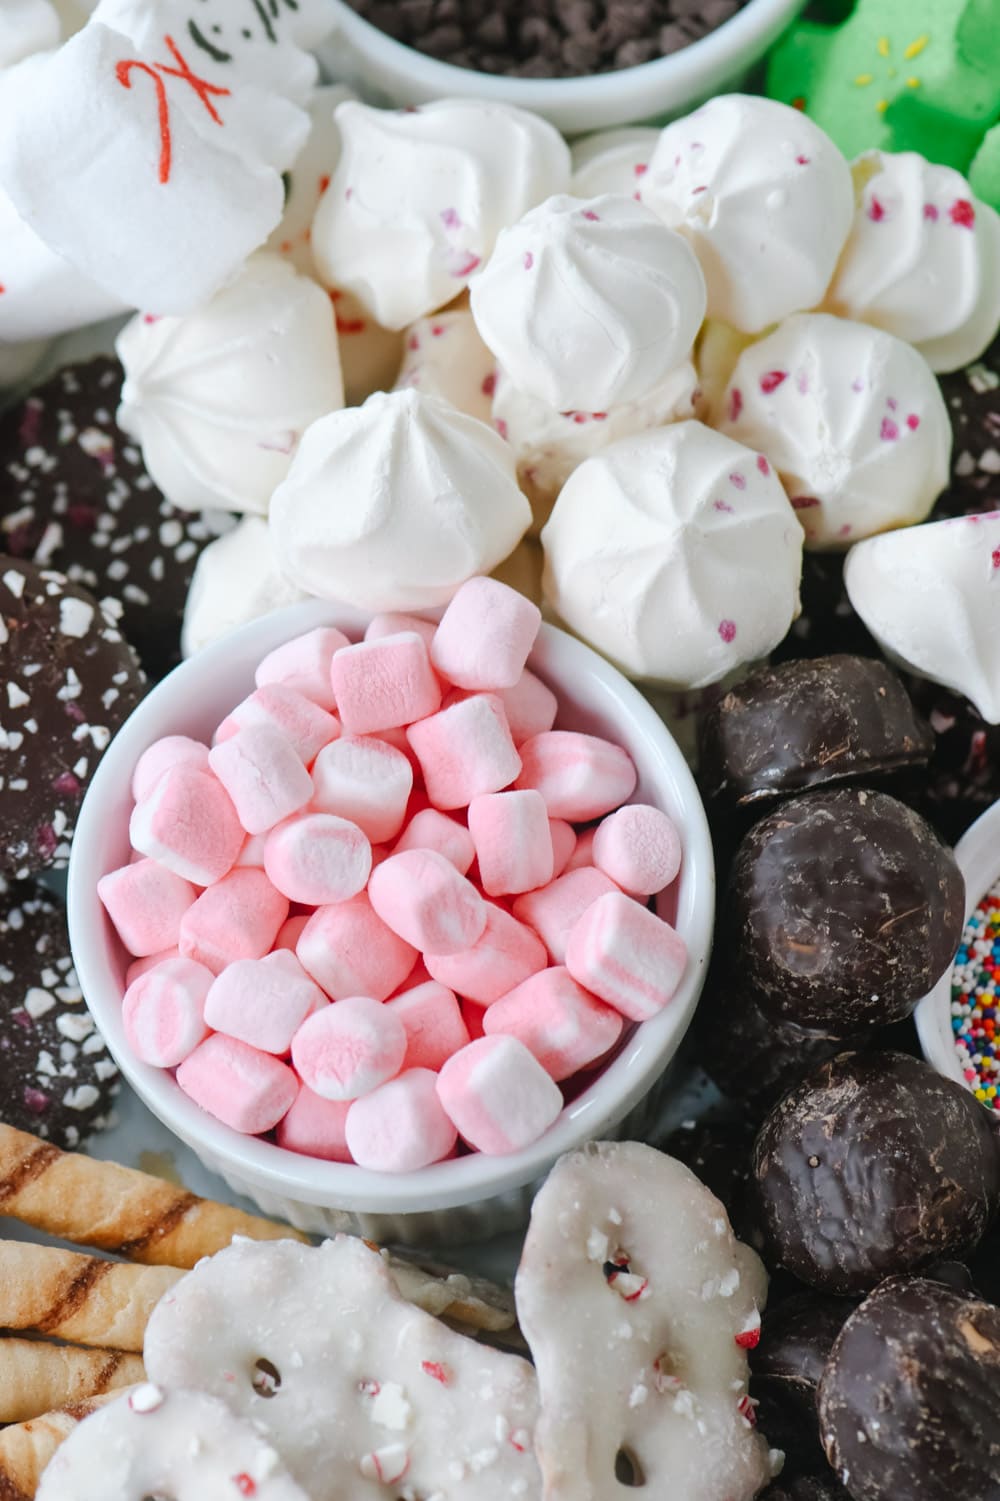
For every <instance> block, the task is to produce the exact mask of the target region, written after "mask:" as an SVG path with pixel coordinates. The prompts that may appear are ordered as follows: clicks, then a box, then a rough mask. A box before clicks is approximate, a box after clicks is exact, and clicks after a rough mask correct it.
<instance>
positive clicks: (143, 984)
mask: <svg viewBox="0 0 1000 1501" xmlns="http://www.w3.org/2000/svg"><path fill="white" fill-rule="evenodd" d="M212 979H213V975H212V972H211V970H209V969H206V968H205V966H204V965H203V964H196V963H195V962H194V960H193V959H183V958H177V959H165V960H164V961H163V962H162V963H161V964H157V965H156V966H155V967H154V968H152V969H149V970H147V971H146V973H145V974H144V975H140V976H139V977H138V978H137V979H136V980H133V981H132V983H131V984H130V985H129V988H128V989H127V990H126V992H125V997H124V999H123V1001H122V1025H123V1026H124V1029H125V1036H126V1038H127V1040H128V1045H129V1047H130V1048H131V1049H132V1051H133V1053H134V1054H135V1056H136V1057H137V1058H138V1059H140V1060H141V1061H142V1062H143V1063H149V1064H152V1065H153V1067H154V1068H176V1066H177V1064H178V1063H183V1061H184V1059H185V1058H187V1057H188V1055H189V1054H190V1053H193V1052H194V1050H195V1048H196V1047H197V1046H198V1044H199V1043H200V1042H203V1041H204V1039H205V1038H206V1037H207V1036H208V1031H209V1029H208V1025H207V1024H206V1022H205V998H206V996H207V995H208V992H209V987H210V986H211V984H212Z"/></svg>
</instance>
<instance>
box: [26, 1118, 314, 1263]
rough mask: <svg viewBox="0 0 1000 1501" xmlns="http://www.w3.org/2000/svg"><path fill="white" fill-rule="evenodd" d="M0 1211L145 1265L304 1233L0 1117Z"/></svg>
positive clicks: (195, 1257) (195, 1258)
mask: <svg viewBox="0 0 1000 1501" xmlns="http://www.w3.org/2000/svg"><path fill="white" fill-rule="evenodd" d="M0 1214H2V1215H10V1216H11V1217H12V1218H14V1219H18V1220H22V1221H23V1222H24V1223H25V1224H28V1225H34V1226H35V1228H36V1229H38V1230H45V1231H46V1232H47V1233H48V1234H49V1235H53V1236H55V1237H57V1238H58V1239H59V1240H69V1241H74V1242H76V1243H78V1244H81V1245H85V1246H96V1247H97V1248H98V1249H99V1250H102V1251H111V1252H114V1253H115V1254H117V1255H120V1256H126V1257H128V1259H129V1260H130V1261H139V1262H143V1263H144V1264H145V1265H147V1266H174V1267H182V1268H184V1269H185V1270H188V1269H190V1268H191V1267H193V1266H194V1264H195V1262H197V1261H200V1260H201V1258H202V1257H203V1256H211V1255H212V1254H213V1253H214V1252H215V1251H221V1250H222V1249H223V1247H224V1246H228V1245H229V1244H230V1242H231V1241H232V1239H233V1237H234V1236H235V1235H242V1236H246V1237H247V1239H249V1240H298V1241H308V1239H309V1237H308V1236H306V1235H303V1234H302V1233H301V1232H300V1231H298V1230H292V1229H290V1228H289V1226H288V1225H279V1224H275V1223H274V1221H273V1220H265V1219H260V1218H258V1217H257V1216H256V1215H252V1214H245V1213H244V1212H243V1210H241V1209H233V1208H232V1207H231V1206H230V1205H228V1204H215V1203H213V1202H212V1201H211V1200H210V1199H200V1198H199V1197H198V1196H197V1194H193V1193H188V1192H187V1191H186V1190H185V1189H183V1188H176V1187H175V1186H174V1185H173V1184H171V1183H165V1182H163V1181H162V1180H161V1179H160V1178H153V1177H151V1176H150V1175H149V1174H148V1173H140V1172H138V1171H137V1169H135V1168H130V1167H122V1166H120V1165H119V1164H118V1163H116V1162H99V1161H97V1160H96V1159H95V1158H93V1157H84V1156H82V1155H81V1154H80V1153H78V1152H61V1151H60V1150H59V1148H58V1147H54V1146H52V1144H51V1143H50V1142H45V1141H40V1140H39V1139H38V1138H37V1137H35V1136H30V1135H29V1134H28V1133H27V1132H25V1131H16V1130H15V1129H14V1128H13V1126H3V1125H0Z"/></svg>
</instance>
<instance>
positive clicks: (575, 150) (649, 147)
mask: <svg viewBox="0 0 1000 1501" xmlns="http://www.w3.org/2000/svg"><path fill="white" fill-rule="evenodd" d="M659 139H660V132H659V131H658V130H654V129H653V128H652V127H651V126H646V125H631V126H625V127H624V128H623V129H620V130H599V131H598V132H597V134H596V135H592V136H584V138H583V140H581V141H574V143H573V145H572V147H571V148H570V150H571V155H572V160H573V177H572V180H571V182H570V192H571V193H572V194H573V195H574V197H576V198H596V197H597V195H598V194H599V193H624V194H625V196H626V197H628V198H632V197H636V196H637V195H638V193H639V189H640V187H641V186H642V179H643V177H645V175H646V172H647V170H648V168H649V158H650V157H651V156H652V154H653V150H654V148H655V146H656V143H657V141H658V140H659Z"/></svg>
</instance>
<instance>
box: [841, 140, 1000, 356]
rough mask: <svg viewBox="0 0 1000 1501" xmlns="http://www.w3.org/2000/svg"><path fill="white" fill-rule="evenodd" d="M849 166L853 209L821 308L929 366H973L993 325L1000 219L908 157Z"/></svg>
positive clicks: (874, 158) (960, 182)
mask: <svg viewBox="0 0 1000 1501" xmlns="http://www.w3.org/2000/svg"><path fill="white" fill-rule="evenodd" d="M851 170H852V172H853V175H854V183H855V191H856V193H857V210H856V213H855V216H854V226H853V228H852V230H851V234H850V238H849V239H848V241H847V244H846V246H845V247H844V253H843V256H842V257H841V261H840V265H839V266H838V268H837V274H836V277H835V278H834V281H833V285H832V286H831V287H830V290H829V293H828V295H827V299H826V307H827V308H828V309H829V311H830V312H831V313H839V314H840V316H841V317H844V318H857V319H860V320H861V321H862V322H865V323H872V324H874V325H875V327H876V328H884V329H886V330H887V331H888V332H889V333H891V334H895V335H896V336H897V338H900V339H906V340H907V341H908V342H909V343H910V344H915V345H916V347H917V348H918V349H919V350H920V352H921V354H922V355H924V357H925V358H926V359H927V361H928V363H929V364H930V366H931V369H932V370H940V371H946V370H960V369H961V368H962V366H963V365H969V364H971V363H972V361H973V360H975V359H978V358H979V356H980V355H981V354H982V353H983V351H984V350H985V349H986V348H987V347H988V346H989V345H990V344H992V342H993V340H994V338H995V337H996V333H997V329H998V327H1000V215H998V214H997V213H996V211H995V210H994V209H992V208H989V207H988V206H987V205H986V204H985V203H980V202H979V200H978V199H977V198H975V197H974V196H973V193H972V189H971V188H970V187H969V184H968V182H967V181H966V180H965V178H964V177H963V176H962V174H961V173H960V172H956V171H954V170H953V169H952V168H951V167H939V166H936V165H935V164H934V163H933V162H929V161H927V160H925V158H924V157H922V156H919V155H918V154H917V153H916V152H915V151H903V152H899V153H898V154H897V155H891V154H889V153H887V152H884V151H867V152H865V154H864V155H863V156H860V157H858V159H857V161H856V162H854V163H853V165H852V169H851Z"/></svg>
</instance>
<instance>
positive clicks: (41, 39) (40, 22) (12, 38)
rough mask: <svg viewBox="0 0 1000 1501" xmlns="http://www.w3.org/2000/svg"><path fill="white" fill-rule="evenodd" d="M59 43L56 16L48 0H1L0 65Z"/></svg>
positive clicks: (17, 61)
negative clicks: (2, 0) (2, 1)
mask: <svg viewBox="0 0 1000 1501" xmlns="http://www.w3.org/2000/svg"><path fill="white" fill-rule="evenodd" d="M58 45H59V17H58V16H57V15H56V12H55V9H54V7H53V6H52V5H51V4H50V3H49V0H4V4H3V5H2V6H0V68H10V67H13V65H14V63H19V62H20V61H21V60H22V58H25V57H30V56H31V54H32V53H33V52H44V51H46V50H47V49H48V48H49V47H58Z"/></svg>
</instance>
